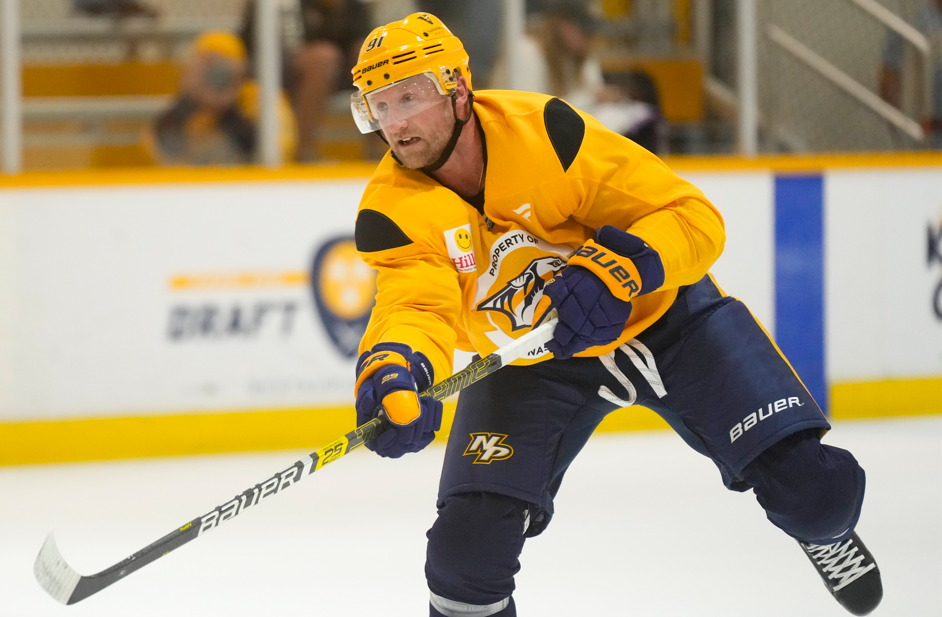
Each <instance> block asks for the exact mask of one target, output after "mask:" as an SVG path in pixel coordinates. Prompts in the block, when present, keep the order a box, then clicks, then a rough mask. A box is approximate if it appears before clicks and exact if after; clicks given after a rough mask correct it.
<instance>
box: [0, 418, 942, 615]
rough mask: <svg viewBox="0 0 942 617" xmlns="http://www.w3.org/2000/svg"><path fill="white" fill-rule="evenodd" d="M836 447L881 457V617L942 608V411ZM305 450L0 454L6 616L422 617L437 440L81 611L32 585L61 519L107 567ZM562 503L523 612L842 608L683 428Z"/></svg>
mask: <svg viewBox="0 0 942 617" xmlns="http://www.w3.org/2000/svg"><path fill="white" fill-rule="evenodd" d="M825 441H826V442H827V443H830V444H833V445H837V446H840V447H844V448H847V449H850V450H851V451H852V452H853V453H854V454H855V456H856V457H857V459H858V460H859V461H860V462H861V464H862V465H863V467H864V469H866V471H867V499H866V501H865V503H864V510H863V515H862V517H861V521H860V525H859V526H858V531H859V532H860V535H861V537H862V538H863V540H864V542H865V543H866V544H867V546H868V547H869V548H870V549H871V550H872V551H873V553H874V554H875V555H876V557H877V560H878V562H879V564H880V568H881V570H882V572H883V580H884V585H885V588H886V596H885V599H884V602H883V605H882V606H881V608H880V609H878V610H877V612H875V613H874V616H875V617H881V616H886V617H939V616H942V593H940V588H942V418H939V417H930V418H923V419H901V420H893V421H867V422H853V423H848V422H845V423H840V424H838V425H837V426H836V427H835V430H833V431H832V432H831V433H830V434H829V435H828V436H827V437H826V438H825ZM312 450H313V448H312ZM306 453H307V452H279V453H266V454H254V455H233V456H213V457H192V458H181V459H162V460H148V461H133V462H116V463H95V464H80V465H49V466H33V467H20V468H0V617H39V616H58V615H66V614H68V615H70V616H74V617H80V616H83V615H85V616H94V617H112V616H113V617H127V616H128V615H134V616H135V617H149V616H154V617H157V616H160V617H166V615H175V616H176V617H186V616H189V615H194V616H196V615H199V616H204V615H226V616H227V617H239V616H241V615H245V616H249V615H252V616H253V617H254V616H255V615H260V614H261V615H274V616H278V617H281V616H285V617H287V616H294V615H298V616H300V615H304V616H305V617H317V616H319V615H383V616H385V617H398V616H410V617H415V616H421V615H427V614H428V613H427V608H426V606H427V593H428V592H427V590H426V588H425V580H424V575H423V569H422V568H423V564H424V559H425V531H426V529H427V528H428V527H429V525H430V524H431V522H432V521H433V519H434V516H435V507H434V502H435V493H436V490H437V477H438V471H439V468H440V465H441V458H442V455H443V454H444V448H441V447H432V448H429V449H428V450H426V451H425V452H422V453H419V454H417V455H410V456H406V457H404V458H402V459H399V460H398V461H388V460H382V459H379V458H378V457H376V456H375V455H373V454H372V453H370V452H367V451H365V450H363V451H358V452H354V453H353V454H351V455H349V456H348V457H346V458H344V459H343V460H342V461H338V462H337V463H335V464H333V465H331V466H329V467H327V468H325V469H323V470H321V471H319V472H317V473H316V474H314V475H313V476H311V477H309V478H307V479H306V480H305V481H304V482H302V483H300V484H299V485H297V486H296V487H292V488H291V489H290V490H287V491H285V492H284V493H283V494H278V495H276V496H275V497H273V498H272V499H270V500H269V501H267V502H265V503H263V504H261V506H260V507H258V508H255V509H253V510H248V511H246V512H245V514H243V515H241V516H239V517H238V518H236V519H235V520H233V521H231V522H229V523H227V524H226V525H224V526H222V527H220V528H219V529H216V530H213V531H212V532H211V533H209V534H207V535H206V536H204V537H201V538H198V539H196V540H194V541H193V542H191V543H189V544H187V545H186V546H183V547H182V548H180V549H179V550H177V551H175V552H174V553H171V554H170V555H168V556H166V557H164V558H162V559H160V560H158V561H157V562H155V563H153V564H151V565H148V566H147V567H145V568H144V569H142V570H140V571H139V572H137V573H135V574H133V575H131V576H130V577H128V579H127V580H123V581H120V582H118V583H116V584H115V585H114V586H112V587H109V588H107V589H105V590H104V591H102V592H100V593H99V594H97V595H95V596H92V597H90V598H88V599H86V600H84V601H82V602H80V603H79V604H76V605H73V606H70V607H64V606H61V605H59V604H58V603H56V602H55V601H54V600H53V599H52V598H50V597H48V596H47V595H46V594H45V592H44V591H43V590H42V589H41V588H40V587H39V585H38V584H37V583H36V581H35V580H34V579H33V561H34V560H35V558H36V554H37V553H38V551H39V549H40V547H41V546H42V544H43V540H44V538H45V537H46V534H47V533H48V532H49V531H50V530H51V529H53V528H54V529H55V531H56V539H57V542H58V545H59V548H60V550H61V552H62V555H63V556H64V557H65V559H66V560H68V562H69V564H70V565H71V566H72V567H73V568H75V569H76V570H78V571H79V572H81V573H82V574H91V573H94V572H98V571H100V570H102V569H104V568H106V567H108V566H110V565H112V564H114V563H117V562H118V561H120V560H122V559H124V558H125V557H127V556H128V555H130V554H131V553H133V552H135V551H138V550H140V549H141V548H143V547H144V546H146V545H147V544H150V543H151V542H153V541H154V540H156V539H158V538H160V537H161V536H163V535H165V534H167V533H168V532H170V531H171V530H173V529H174V528H175V527H177V526H180V525H182V524H184V523H186V522H187V521H189V520H191V519H193V518H195V517H196V516H198V515H201V514H204V513H205V512H207V511H208V510H210V509H212V508H213V507H215V506H216V505H219V504H221V503H223V502H224V501H226V500H227V498H228V497H230V496H232V495H235V494H236V493H238V492H240V491H242V490H243V489H245V488H247V487H249V486H251V485H253V484H255V483H256V482H258V481H260V480H264V479H266V478H267V477H269V476H271V475H272V474H273V473H274V472H275V471H277V470H279V469H281V468H283V467H287V465H289V464H291V463H293V462H294V461H295V460H297V459H299V458H300V457H301V456H302V455H304V454H306ZM556 509H557V512H556V517H555V519H554V520H553V523H552V525H550V527H549V529H548V530H547V532H546V533H545V534H544V535H542V536H540V537H538V538H535V539H533V540H530V541H528V543H527V546H526V547H525V548H524V552H523V556H522V558H521V562H522V565H523V569H522V570H521V572H520V574H519V575H518V577H517V593H516V594H515V597H516V600H517V605H518V610H519V613H520V614H521V615H524V616H527V615H529V616H540V617H543V616H554V615H559V616H572V615H590V614H602V615H626V616H628V615H638V616H641V615H643V616H645V617H658V616H697V617H707V616H717V617H720V616H722V617H740V616H741V617H779V616H781V617H786V616H788V617H793V616H794V615H803V616H805V617H818V616H820V617H826V616H835V617H837V616H840V615H847V613H845V612H844V611H843V609H841V608H840V606H838V604H837V603H836V602H834V600H833V599H832V598H831V597H830V595H829V594H828V593H827V591H826V590H825V589H824V586H823V585H822V584H821V582H820V579H819V578H818V575H817V573H816V572H815V571H814V569H813V568H812V567H811V565H810V564H809V563H808V562H807V559H806V558H805V556H804V555H803V554H802V552H801V551H800V550H799V548H798V547H797V545H795V543H794V541H793V540H790V539H789V538H787V537H786V536H784V535H783V534H782V533H781V532H779V531H778V530H776V529H775V528H773V527H772V526H771V525H770V524H769V523H768V522H767V521H766V520H765V517H764V515H763V512H762V510H761V508H759V506H758V504H756V503H755V499H754V497H753V496H752V494H751V493H747V494H737V493H731V492H728V491H726V490H725V489H723V487H722V485H721V483H720V478H719V473H718V472H717V471H716V470H715V468H714V467H713V465H712V464H711V463H710V462H709V461H707V460H706V459H704V458H702V457H700V456H699V455H697V454H696V453H694V452H692V451H690V450H689V449H688V448H687V447H686V446H685V445H684V444H683V442H682V441H681V440H680V439H679V438H678V437H676V436H675V435H673V434H672V433H668V432H652V433H630V434H619V435H601V436H598V437H596V438H593V439H592V440H591V441H590V442H589V445H588V446H587V448H586V450H585V451H584V452H583V453H582V455H581V456H580V457H579V458H578V459H577V460H576V462H575V463H574V464H573V466H572V468H571V470H570V471H569V473H568V475H567V478H566V481H565V482H564V484H563V488H562V491H561V493H560V496H559V497H558V499H557V504H556Z"/></svg>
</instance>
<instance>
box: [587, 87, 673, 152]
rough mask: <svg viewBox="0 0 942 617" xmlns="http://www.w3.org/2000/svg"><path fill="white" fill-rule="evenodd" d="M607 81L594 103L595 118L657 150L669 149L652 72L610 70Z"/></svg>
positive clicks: (619, 132)
mask: <svg viewBox="0 0 942 617" xmlns="http://www.w3.org/2000/svg"><path fill="white" fill-rule="evenodd" d="M605 83H606V84H608V85H609V87H608V88H606V89H605V90H603V95H602V96H601V100H600V101H599V102H598V103H597V104H596V105H595V109H594V112H595V113H594V116H595V118H596V119H597V120H598V121H599V122H601V123H602V124H604V125H605V126H606V127H608V128H609V129H611V130H613V131H615V132H616V133H618V134H619V135H624V136H625V137H627V138H629V139H631V140H632V141H633V142H635V143H637V144H638V145H640V146H642V147H644V148H646V149H647V150H648V151H650V152H653V153H654V154H664V153H666V152H667V121H666V120H665V119H664V116H663V115H662V114H661V104H660V97H659V95H658V93H657V86H656V85H655V84H654V80H653V79H651V76H650V75H648V74H647V73H645V72H644V71H630V72H628V73H611V74H606V75H605Z"/></svg>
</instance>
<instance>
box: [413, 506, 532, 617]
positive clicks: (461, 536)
mask: <svg viewBox="0 0 942 617" xmlns="http://www.w3.org/2000/svg"><path fill="white" fill-rule="evenodd" d="M526 513H527V504H526V503H525V502H523V501H521V500H519V499H515V498H513V497H507V496H504V495H498V494H496V493H462V494H458V495H452V496H450V497H447V498H446V499H445V501H444V503H442V504H441V505H440V507H439V509H438V519H437V520H436V521H435V523H434V524H433V525H432V528H431V529H430V530H429V531H428V534H427V535H428V550H427V553H426V562H425V576H426V578H427V579H428V586H429V590H430V591H431V592H432V594H433V595H432V604H433V607H434V608H438V610H439V611H440V612H439V613H436V612H434V608H433V612H432V613H431V614H432V615H436V614H444V615H449V617H450V615H462V614H468V615H482V616H483V615H499V616H500V617H513V615H515V612H514V607H513V601H512V599H511V597H510V595H511V594H512V593H513V591H514V575H515V574H516V573H517V572H518V571H519V570H520V562H519V561H518V557H519V556H520V552H521V551H522V550H523V542H524V536H523V532H524V520H525V518H526ZM485 607H492V608H491V609H490V611H492V612H488V610H486V609H485ZM475 608H476V609H477V611H478V612H472V611H473V610H475Z"/></svg>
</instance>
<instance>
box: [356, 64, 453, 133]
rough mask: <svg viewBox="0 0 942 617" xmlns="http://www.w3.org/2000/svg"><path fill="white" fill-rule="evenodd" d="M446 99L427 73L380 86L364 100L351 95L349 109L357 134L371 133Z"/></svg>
mask: <svg viewBox="0 0 942 617" xmlns="http://www.w3.org/2000/svg"><path fill="white" fill-rule="evenodd" d="M448 98H449V96H448V94H446V93H444V92H442V90H441V85H440V84H439V83H438V80H437V79H435V77H434V76H433V75H431V74H430V73H423V74H421V75H416V76H414V77H410V78H409V79H404V80H402V81H397V82H396V83H394V84H389V85H388V86H383V87H382V88H380V89H378V90H374V91H373V92H370V93H369V94H367V95H366V96H365V97H364V96H362V95H361V94H360V93H359V92H354V93H353V96H352V97H351V98H350V108H351V110H352V111H353V119H354V120H355V121H356V123H357V128H359V129H360V132H361V133H372V132H373V131H380V130H385V129H386V128H388V127H390V126H393V125H397V124H399V123H401V122H405V121H407V120H409V119H410V118H412V117H413V116H415V115H417V114H420V113H422V112H424V111H426V110H428V109H430V108H432V107H435V106H436V105H441V104H442V103H444V102H445V101H447V100H448Z"/></svg>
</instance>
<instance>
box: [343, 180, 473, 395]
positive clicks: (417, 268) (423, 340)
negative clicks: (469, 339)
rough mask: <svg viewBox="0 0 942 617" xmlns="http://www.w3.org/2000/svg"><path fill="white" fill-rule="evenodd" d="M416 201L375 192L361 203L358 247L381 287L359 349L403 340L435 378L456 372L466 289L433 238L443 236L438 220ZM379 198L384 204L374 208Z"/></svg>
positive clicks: (358, 220) (357, 233)
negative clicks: (463, 290) (421, 355)
mask: <svg viewBox="0 0 942 617" xmlns="http://www.w3.org/2000/svg"><path fill="white" fill-rule="evenodd" d="M369 193H370V192H369V191H368V194H369ZM397 197H401V196H400V195H397ZM415 202H416V199H415V198H408V197H407V198H406V199H398V200H397V199H395V198H393V197H392V196H391V195H389V194H384V193H383V191H377V192H374V193H372V198H364V202H363V204H361V208H360V212H359V213H358V215H357V223H356V234H355V235H356V242H357V249H358V250H359V251H360V257H361V258H362V259H363V260H364V261H365V262H366V263H367V264H368V265H369V266H370V267H372V268H375V269H376V270H377V271H378V276H377V280H376V283H377V288H378V290H379V291H378V293H377V295H376V305H375V306H374V308H373V312H372V314H371V316H370V322H369V325H368V326H367V329H366V333H365V334H364V335H363V339H362V340H361V341H360V353H362V352H364V351H366V350H368V349H370V348H371V347H373V345H376V344H377V343H381V342H397V343H405V344H406V345H409V346H410V347H411V348H412V349H413V351H421V352H422V353H424V354H425V355H426V356H427V357H428V359H429V361H430V362H431V363H432V366H433V368H434V369H435V375H434V378H435V381H436V382H437V381H441V380H442V379H445V378H446V377H449V376H450V375H451V372H452V365H453V361H454V351H455V347H456V343H457V342H458V334H457V332H456V329H457V324H458V322H459V319H460V317H461V297H462V294H461V287H460V285H459V281H458V272H457V271H456V270H455V267H454V265H453V264H452V262H451V260H450V259H449V258H448V255H447V252H444V253H443V250H442V247H440V246H438V244H437V243H436V241H435V240H436V236H441V234H440V233H437V234H436V233H435V232H436V229H435V226H434V222H435V221H434V220H429V217H427V216H426V217H422V216H420V215H419V212H416V211H415V210H416V209H419V210H420V211H421V210H427V205H424V204H422V203H419V204H416V203H415ZM379 203H382V204H386V207H382V208H381V210H382V211H380V209H375V210H374V209H372V208H373V207H376V208H380V207H379V206H378V205H376V204H379ZM433 219H434V217H433Z"/></svg>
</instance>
